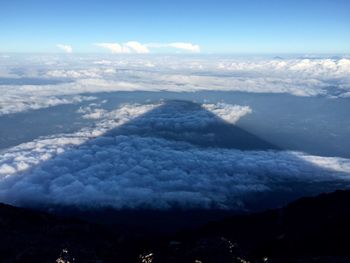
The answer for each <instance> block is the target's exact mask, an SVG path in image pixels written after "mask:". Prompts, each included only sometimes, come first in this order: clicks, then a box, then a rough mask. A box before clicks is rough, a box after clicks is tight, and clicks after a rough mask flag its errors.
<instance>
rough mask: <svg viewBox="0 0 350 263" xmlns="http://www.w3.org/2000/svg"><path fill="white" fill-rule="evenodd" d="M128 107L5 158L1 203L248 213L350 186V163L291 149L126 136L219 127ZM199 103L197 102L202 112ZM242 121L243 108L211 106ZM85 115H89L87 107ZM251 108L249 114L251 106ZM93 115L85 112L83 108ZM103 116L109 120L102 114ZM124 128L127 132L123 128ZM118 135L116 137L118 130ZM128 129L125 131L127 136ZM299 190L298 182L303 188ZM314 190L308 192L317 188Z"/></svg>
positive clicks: (183, 112) (182, 112) (0, 165)
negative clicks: (273, 199)
mask: <svg viewBox="0 0 350 263" xmlns="http://www.w3.org/2000/svg"><path fill="white" fill-rule="evenodd" d="M163 105H164V104H149V105H137V104H131V105H124V106H122V107H121V108H119V109H116V110H114V111H112V112H104V113H103V114H102V115H101V116H102V120H101V121H100V122H98V123H97V124H96V127H94V128H85V129H83V130H81V131H79V132H77V133H73V134H61V135H55V136H51V137H47V138H41V139H37V140H34V141H32V142H29V143H25V144H21V145H19V146H16V147H13V148H10V149H7V150H5V151H3V152H2V155H1V156H0V202H7V203H12V204H17V205H24V206H25V205H47V204H60V205H80V206H86V207H103V206H112V207H115V208H154V209H168V208H171V207H174V206H181V207H183V208H211V207H217V208H234V209H244V208H245V205H246V201H247V200H248V201H247V202H248V203H249V200H251V198H252V197H253V196H254V195H256V194H263V195H264V196H267V195H269V194H271V195H272V194H273V193H275V192H279V193H281V192H283V193H286V194H288V193H290V192H293V187H297V188H298V191H299V193H300V194H302V192H303V190H302V189H300V188H299V186H300V184H307V185H308V186H309V187H310V186H311V187H312V186H314V187H315V189H318V190H315V191H321V190H320V185H322V187H323V188H322V189H323V190H324V191H326V190H327V189H331V188H332V185H331V184H330V182H333V183H335V184H336V183H337V182H341V183H342V184H344V182H349V180H350V160H349V159H344V158H337V157H320V156H312V155H308V154H304V153H300V152H291V151H273V150H269V151H262V150H255V151H241V150H237V149H225V148H217V147H197V146H195V145H193V144H190V143H188V142H184V141H181V140H177V141H174V140H168V139H166V138H161V137H159V136H158V137H155V136H152V134H151V133H149V132H147V133H145V134H142V135H137V134H133V135H132V134H128V133H126V134H127V135H124V134H123V133H122V131H123V130H122V128H123V127H126V128H127V129H132V127H134V128H135V129H137V130H143V129H144V127H151V128H153V129H155V130H158V129H159V127H168V126H169V125H170V124H171V123H172V124H171V125H172V127H177V133H179V134H180V133H181V132H182V133H184V132H186V131H187V129H188V127H192V128H193V127H197V128H199V130H203V125H204V126H205V125H210V123H212V122H215V121H217V120H216V119H215V118H214V117H213V116H212V117H210V116H211V115H210V113H206V111H205V110H201V108H197V106H196V107H195V108H194V109H193V108H192V106H191V105H192V104H186V103H184V102H173V103H172V104H170V106H169V107H166V108H164V107H163ZM193 107H194V106H193ZM205 107H206V108H207V109H209V110H212V112H217V113H219V114H221V116H222V117H224V118H225V117H226V118H227V119H229V120H234V121H236V119H237V117H233V116H241V115H242V109H244V108H242V107H240V106H237V105H236V106H235V105H223V104H217V105H206V106H205ZM83 111H84V110H83ZM244 112H248V110H247V109H245V110H244ZM83 113H84V112H83ZM101 116H100V117H101ZM122 125H124V126H122ZM115 128H116V129H117V130H114V131H113V132H112V133H109V131H111V130H112V129H115ZM118 131H120V133H118ZM295 185H297V186H295ZM311 190H312V189H307V191H311Z"/></svg>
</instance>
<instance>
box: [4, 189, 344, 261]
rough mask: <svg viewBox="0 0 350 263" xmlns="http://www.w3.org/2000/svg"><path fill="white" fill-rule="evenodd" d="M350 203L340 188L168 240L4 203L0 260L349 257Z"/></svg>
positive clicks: (293, 259)
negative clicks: (65, 252)
mask: <svg viewBox="0 0 350 263" xmlns="http://www.w3.org/2000/svg"><path fill="white" fill-rule="evenodd" d="M349 204H350V191H337V192H334V193H331V194H322V195H320V196H317V197H313V198H302V199H300V200H298V201H296V202H293V203H291V204H290V205H288V206H286V207H284V208H282V209H276V210H270V211H266V212H263V213H257V214H251V215H240V216H233V217H229V218H227V219H225V220H223V221H220V222H215V223H210V224H208V225H206V226H204V227H201V228H199V229H194V230H187V231H182V232H180V233H178V234H176V235H173V236H169V235H168V236H163V237H160V236H157V237H155V236H153V235H151V234H150V231H148V232H147V234H143V233H142V232H140V233H137V232H136V233H137V234H135V231H134V232H132V233H130V232H128V231H126V230H125V229H124V228H122V227H118V226H116V225H101V224H92V223H87V222H85V221H82V220H77V219H69V218H66V217H58V216H53V215H50V214H46V213H42V212H37V211H33V210H27V209H22V208H16V207H11V206H8V205H0V262H55V260H56V259H57V258H58V257H59V256H60V252H61V251H62V249H63V248H68V250H69V254H70V256H71V257H74V258H75V262H121V263H124V262H125V263H128V262H142V260H141V259H139V256H140V254H143V253H144V254H145V255H146V254H150V253H153V254H152V256H151V257H153V262H181V263H182V262H183V263H186V262H191V263H193V262H195V260H197V262H203V263H205V262H206V263H209V262H215V263H219V262H220V263H225V262H350V206H349ZM139 220H140V221H142V218H139ZM244 260H245V261H244ZM144 262H151V261H144Z"/></svg>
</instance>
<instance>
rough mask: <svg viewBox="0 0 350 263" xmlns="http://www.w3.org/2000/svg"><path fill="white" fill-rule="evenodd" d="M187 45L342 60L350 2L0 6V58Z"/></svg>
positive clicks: (71, 1) (22, 0) (29, 1)
mask: <svg viewBox="0 0 350 263" xmlns="http://www.w3.org/2000/svg"><path fill="white" fill-rule="evenodd" d="M130 40H135V41H138V42H140V43H149V42H157V43H168V42H179V41H181V42H191V43H194V44H198V45H200V47H201V50H202V52H203V53H241V52H248V53H249V52H251V53H349V52H350V0H228V1H223V0H212V1H205V0H202V1H199V0H198V1H193V0H192V1H191V0H186V1H185V0H180V1H175V0H173V1H171V0H163V1H159V0H144V1H135V0H123V1H117V0H114V1H112V0H60V1H58V0H45V1H44V0H37V1H35V0H1V1H0V52H57V51H58V50H57V47H56V45H57V44H58V43H63V44H69V45H71V46H72V47H73V49H74V52H98V51H100V49H99V48H98V47H96V46H94V45H92V43H100V42H118V43H123V42H126V41H130Z"/></svg>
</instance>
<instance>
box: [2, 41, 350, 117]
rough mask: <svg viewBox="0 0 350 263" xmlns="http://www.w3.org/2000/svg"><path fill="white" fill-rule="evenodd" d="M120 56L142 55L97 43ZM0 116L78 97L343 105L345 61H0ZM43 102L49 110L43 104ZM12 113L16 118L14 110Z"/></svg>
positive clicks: (347, 85)
mask: <svg viewBox="0 0 350 263" xmlns="http://www.w3.org/2000/svg"><path fill="white" fill-rule="evenodd" d="M101 45H104V46H105V47H107V46H108V48H110V49H113V50H115V52H116V53H118V52H119V51H121V52H124V51H125V52H129V51H130V52H139V53H145V52H147V46H142V45H139V44H138V43H137V42H128V43H125V44H123V45H119V44H118V45H114V44H111V45H110V44H108V43H101ZM1 59H2V61H1V62H2V63H1V64H0V92H1V94H2V96H1V97H0V115H1V114H8V113H14V112H18V111H23V110H29V109H37V108H39V107H50V106H53V105H56V104H58V103H51V102H50V101H54V100H56V101H57V102H58V101H59V100H62V99H63V98H64V99H65V100H66V101H71V102H72V103H74V102H75V101H76V100H75V99H73V98H68V96H69V97H74V96H77V95H81V94H82V93H98V92H116V91H172V92H195V91H203V90H210V91H219V90H220V91H240V92H251V93H286V94H291V95H294V96H325V97H328V98H347V97H350V77H349V76H350V59H349V58H347V57H343V58H318V59H311V58H290V59H279V58H276V59H247V58H246V59H235V58H220V57H210V56H207V57H198V58H195V57H193V58H186V57H179V56H154V57H112V58H111V57H101V58H98V59H97V58H96V57H74V58H71V57H66V58H60V57H35V56H33V57H28V58H23V59H11V58H1ZM45 101H49V102H50V103H45ZM16 109H18V110H16Z"/></svg>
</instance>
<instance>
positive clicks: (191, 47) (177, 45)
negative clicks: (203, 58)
mask: <svg viewBox="0 0 350 263" xmlns="http://www.w3.org/2000/svg"><path fill="white" fill-rule="evenodd" d="M146 46H147V47H149V48H155V49H157V48H174V49H179V50H182V51H188V52H193V53H199V52H200V47H199V45H196V44H192V43H189V42H172V43H149V44H146Z"/></svg>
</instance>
